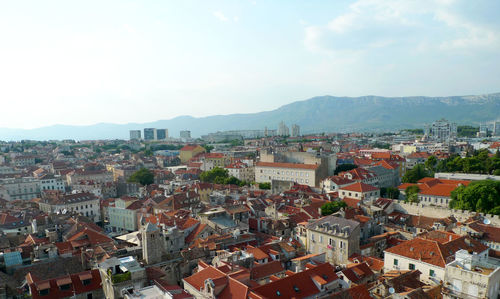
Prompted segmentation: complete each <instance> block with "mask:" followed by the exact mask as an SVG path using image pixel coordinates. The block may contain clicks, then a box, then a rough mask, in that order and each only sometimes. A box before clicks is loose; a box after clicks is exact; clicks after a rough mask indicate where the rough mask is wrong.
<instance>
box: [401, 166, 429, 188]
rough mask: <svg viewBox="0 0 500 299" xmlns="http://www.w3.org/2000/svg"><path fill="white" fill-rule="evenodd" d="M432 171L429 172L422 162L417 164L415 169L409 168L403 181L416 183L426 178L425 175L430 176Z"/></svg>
mask: <svg viewBox="0 0 500 299" xmlns="http://www.w3.org/2000/svg"><path fill="white" fill-rule="evenodd" d="M430 176H431V173H429V172H428V171H427V170H426V169H425V166H424V165H422V164H417V165H415V167H413V169H410V170H408V171H407V172H406V173H405V175H404V176H403V179H402V181H403V183H416V182H418V181H419V180H421V179H423V178H425V177H430Z"/></svg>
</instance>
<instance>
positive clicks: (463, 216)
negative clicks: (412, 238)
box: [394, 201, 500, 226]
mask: <svg viewBox="0 0 500 299" xmlns="http://www.w3.org/2000/svg"><path fill="white" fill-rule="evenodd" d="M394 210H396V211H398V212H402V213H406V214H411V215H419V216H427V217H432V218H446V217H448V216H451V215H453V216H454V217H455V218H456V219H457V220H458V221H460V222H463V221H465V220H467V219H468V218H470V217H472V216H474V215H476V214H479V215H481V216H483V217H486V218H488V219H489V220H490V221H491V225H494V226H500V217H499V216H498V215H491V214H482V213H476V212H472V211H466V210H453V209H449V208H446V207H437V206H428V205H423V204H420V203H418V204H417V203H404V202H396V201H395V202H394Z"/></svg>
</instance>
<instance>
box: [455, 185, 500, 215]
mask: <svg viewBox="0 0 500 299" xmlns="http://www.w3.org/2000/svg"><path fill="white" fill-rule="evenodd" d="M499 207H500V182H498V181H491V180H484V181H475V182H471V183H470V184H469V185H468V186H460V187H458V188H457V189H455V190H453V191H452V192H451V201H450V208H452V209H460V210H470V211H475V212H480V213H487V214H496V215H500V209H499Z"/></svg>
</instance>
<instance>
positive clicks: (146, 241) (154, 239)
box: [141, 222, 164, 264]
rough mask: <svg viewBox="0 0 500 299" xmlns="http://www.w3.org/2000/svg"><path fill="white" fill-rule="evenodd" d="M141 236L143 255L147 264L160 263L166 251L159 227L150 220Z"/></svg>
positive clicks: (142, 230)
mask: <svg viewBox="0 0 500 299" xmlns="http://www.w3.org/2000/svg"><path fill="white" fill-rule="evenodd" d="M141 237H142V257H143V259H144V261H145V262H146V263H147V264H156V263H159V262H160V261H161V257H162V253H163V251H164V247H163V241H162V238H161V234H160V230H159V228H158V227H157V226H156V225H154V224H152V223H149V222H148V223H147V224H146V225H145V226H144V227H143V228H142V229H141Z"/></svg>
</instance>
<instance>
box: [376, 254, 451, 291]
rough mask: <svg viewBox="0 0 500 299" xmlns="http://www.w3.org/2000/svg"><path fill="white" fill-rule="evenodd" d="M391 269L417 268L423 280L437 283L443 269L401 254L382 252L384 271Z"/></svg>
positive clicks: (442, 275)
mask: <svg viewBox="0 0 500 299" xmlns="http://www.w3.org/2000/svg"><path fill="white" fill-rule="evenodd" d="M391 270H418V271H420V272H421V273H422V274H421V276H420V278H421V280H422V281H424V282H433V283H439V282H440V281H442V280H444V273H445V269H444V268H443V267H439V266H436V265H432V264H428V263H425V262H422V261H419V260H415V259H411V258H407V257H405V256H402V255H398V254H394V253H390V252H387V251H386V252H384V272H387V271H391Z"/></svg>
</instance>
